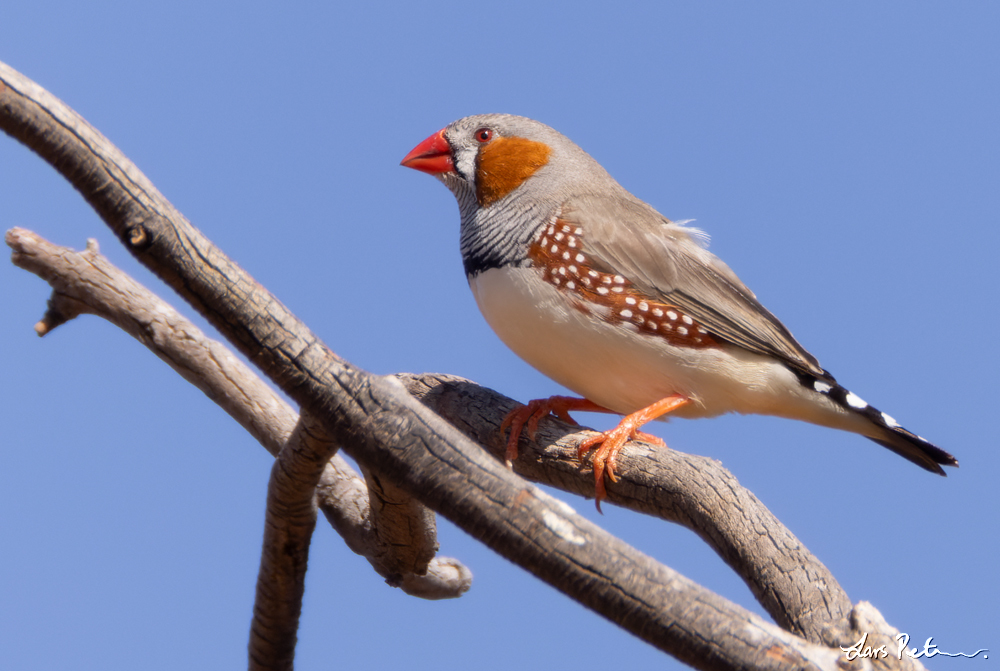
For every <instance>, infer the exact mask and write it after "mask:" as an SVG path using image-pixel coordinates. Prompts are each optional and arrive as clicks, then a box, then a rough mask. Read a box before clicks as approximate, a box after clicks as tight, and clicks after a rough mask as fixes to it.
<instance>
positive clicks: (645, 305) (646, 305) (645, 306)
mask: <svg viewBox="0 0 1000 671" xmlns="http://www.w3.org/2000/svg"><path fill="white" fill-rule="evenodd" d="M639 309H640V310H642V311H643V312H645V311H647V310H648V309H649V303H647V302H646V301H642V302H641V303H639Z"/></svg>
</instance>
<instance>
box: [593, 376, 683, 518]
mask: <svg viewBox="0 0 1000 671" xmlns="http://www.w3.org/2000/svg"><path fill="white" fill-rule="evenodd" d="M687 402H688V399H687V398H685V397H683V396H678V395H674V396H667V397H666V398H663V399H660V400H659V401H657V402H656V403H653V404H652V405H650V406H649V407H646V408H643V409H642V410H639V411H638V412H633V413H632V414H631V415H626V416H625V417H623V418H622V421H621V422H619V424H618V426H616V427H615V428H613V429H611V430H610V431H605V432H604V433H601V434H599V435H597V436H594V437H593V438H588V439H587V440H585V441H583V442H582V443H580V446H579V447H578V448H577V454H578V456H579V458H580V459H583V455H584V454H586V452H587V450H589V449H590V448H592V447H594V446H597V449H595V450H594V454H593V456H592V457H591V464H592V465H593V467H594V489H595V492H596V494H595V498H596V500H597V509H598V510H600V509H601V501H602V500H603V499H605V498H607V496H608V493H607V490H606V489H605V488H604V474H605V473H607V474H608V477H609V478H611V481H612V482H618V477H617V476H616V475H615V466H616V463H615V461H616V459H617V457H618V453H619V452H621V451H622V447H624V445H625V443H627V442H628V441H629V439H632V438H638V439H640V440H644V441H646V442H649V443H653V444H654V445H659V446H661V447H666V443H664V442H663V441H662V440H660V439H659V438H657V437H656V436H651V435H649V434H647V433H643V432H642V431H639V427H641V426H642V425H643V424H645V423H646V422H650V421H652V420H654V419H656V418H657V417H660V416H662V415H665V414H667V413H668V412H671V411H673V410H676V409H677V408H679V407H681V406H682V405H684V404H686V403H687Z"/></svg>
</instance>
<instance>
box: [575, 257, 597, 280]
mask: <svg viewBox="0 0 1000 671" xmlns="http://www.w3.org/2000/svg"><path fill="white" fill-rule="evenodd" d="M576 262H577V263H583V254H577V255H576ZM587 274H588V275H590V276H591V277H597V275H598V272H597V271H596V270H588V271H587Z"/></svg>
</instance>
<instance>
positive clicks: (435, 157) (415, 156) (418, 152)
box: [399, 129, 455, 175]
mask: <svg viewBox="0 0 1000 671" xmlns="http://www.w3.org/2000/svg"><path fill="white" fill-rule="evenodd" d="M399 164H400V165H402V166H406V167H407V168H413V169H414V170H419V171H420V172H426V173H427V174H429V175H436V174H438V173H442V172H453V171H454V170H455V163H454V162H453V161H452V159H451V145H449V144H448V141H447V140H445V139H444V129H441V130H439V131H438V132H437V133H434V135H431V136H430V137H429V138H427V139H426V140H424V141H423V142H421V143H420V144H418V145H417V146H416V147H414V148H413V151H411V152H410V153H409V154H407V155H406V156H404V157H403V160H402V161H400V162H399Z"/></svg>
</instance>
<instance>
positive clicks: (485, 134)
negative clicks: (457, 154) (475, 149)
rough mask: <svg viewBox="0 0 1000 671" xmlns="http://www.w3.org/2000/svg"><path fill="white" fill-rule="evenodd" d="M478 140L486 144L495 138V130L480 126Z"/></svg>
mask: <svg viewBox="0 0 1000 671" xmlns="http://www.w3.org/2000/svg"><path fill="white" fill-rule="evenodd" d="M475 136H476V141H477V142H479V143H481V144H486V143H487V142H489V141H490V140H492V139H493V131H492V130H490V129H489V128H480V129H479V130H477V131H476V134H475Z"/></svg>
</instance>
